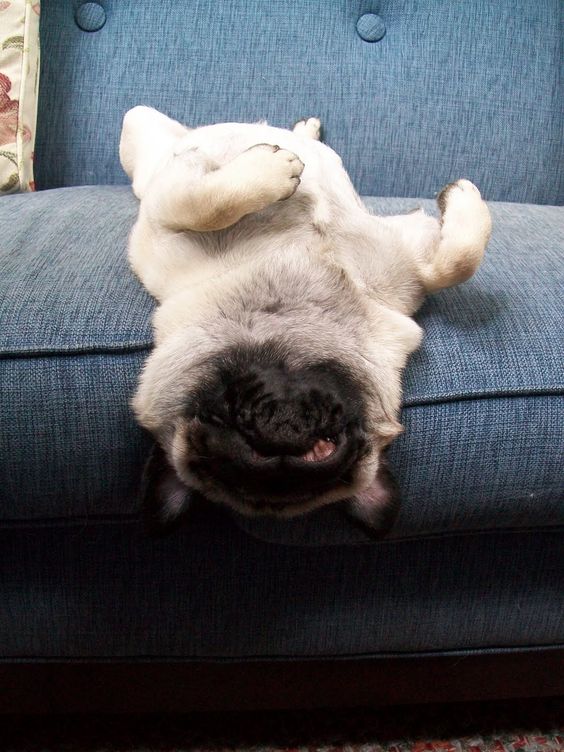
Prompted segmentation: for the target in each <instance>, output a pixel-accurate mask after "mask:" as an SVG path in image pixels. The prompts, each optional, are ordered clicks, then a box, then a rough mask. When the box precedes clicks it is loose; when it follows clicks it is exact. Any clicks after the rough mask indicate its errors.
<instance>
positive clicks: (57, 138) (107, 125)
mask: <svg viewBox="0 0 564 752" xmlns="http://www.w3.org/2000/svg"><path fill="white" fill-rule="evenodd" d="M562 8H563V6H562V4H561V3H560V2H559V0H496V2H494V3H484V2H482V1H481V0H465V2H457V3H453V2H451V1H450V0H379V2H376V0H331V2H326V0H272V1H271V2H268V3H266V2H264V1H263V0H222V2H216V1H215V0H214V2H212V1H211V0H159V2H155V1H154V0H137V1H136V2H118V0H99V2H96V3H93V2H87V3H84V2H77V1H76V0H74V2H73V0H45V1H44V5H43V17H42V29H41V34H42V50H43V55H42V57H43V67H42V80H41V87H40V116H39V129H38V145H37V181H38V184H39V187H40V188H50V187H57V186H63V185H77V184H96V183H123V182H126V177H125V175H124V174H123V172H122V170H121V168H120V165H119V161H118V140H119V131H120V127H121V120H122V117H123V114H124V112H125V111H126V110H127V109H129V108H130V107H132V106H134V105H136V104H146V105H151V106H153V107H156V108H158V109H160V110H162V111H163V112H165V113H166V114H168V115H170V116H172V117H175V118H177V119H179V120H181V121H183V122H184V123H186V124H190V125H199V124H205V123H210V122H218V121H233V120H235V121H237V120H243V121H254V120H258V119H262V118H265V119H267V120H268V121H269V122H270V123H272V124H273V125H280V126H289V125H290V124H292V123H293V122H295V121H296V120H298V119H300V118H301V117H303V116H305V115H313V114H315V115H319V116H320V117H321V119H322V121H323V125H324V129H325V140H326V141H327V143H329V144H330V145H331V146H333V148H335V149H336V150H337V151H338V152H339V153H340V154H341V156H342V157H343V160H344V162H345V165H346V166H347V168H348V169H349V171H350V173H351V177H352V179H353V181H354V183H355V185H356V186H357V188H358V190H359V191H360V192H361V193H363V194H370V195H382V196H389V195H397V196H432V195H433V194H435V193H436V192H437V191H438V190H439V189H440V188H441V187H442V186H443V185H444V184H446V183H448V182H449V181H451V180H453V179H455V178H458V177H461V176H464V177H467V178H470V179H471V180H473V181H474V182H476V183H477V184H478V185H479V186H480V189H481V190H482V192H483V193H484V195H485V196H486V197H487V198H488V199H492V200H493V199H499V200H509V201H522V202H531V203H559V202H561V201H562V200H563V198H564V187H563V183H562V169H561V166H562V159H563V154H562V149H563V147H562V139H561V129H562V101H563V97H562V90H561V84H560V77H559V70H560V66H561V54H562V46H561V26H560V24H561V19H562Z"/></svg>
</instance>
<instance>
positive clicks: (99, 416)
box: [0, 186, 564, 544]
mask: <svg viewBox="0 0 564 752" xmlns="http://www.w3.org/2000/svg"><path fill="white" fill-rule="evenodd" d="M366 201H367V203H368V204H369V206H370V207H371V208H372V209H374V210H375V211H378V212H381V213H397V212H402V211H406V210H408V209H411V208H413V207H414V206H416V205H422V206H424V207H425V208H431V209H432V207H433V203H432V202H430V201H417V200H414V199H388V198H386V199H366ZM491 209H492V214H493V219H494V233H493V236H492V240H491V243H490V247H489V251H488V255H487V259H486V261H485V263H484V264H483V266H482V268H481V269H480V271H479V272H478V274H477V275H476V276H475V277H474V278H473V279H472V280H470V281H469V282H467V283H466V284H464V285H462V286H460V287H458V288H454V289H452V290H446V291H443V292H441V293H439V294H438V295H436V296H434V297H433V298H430V299H429V300H428V301H427V302H426V303H425V305H424V307H423V308H422V309H421V311H420V312H419V313H418V315H417V319H418V321H419V323H420V324H421V325H422V326H423V328H424V330H425V332H426V336H425V340H424V343H423V346H422V348H421V350H420V351H419V352H418V353H417V354H416V355H415V356H414V357H413V358H412V359H411V362H410V364H409V367H408V369H407V372H406V377H405V400H404V409H403V414H402V420H403V422H404V424H405V426H406V432H405V434H404V435H403V436H402V437H401V438H400V439H399V440H398V441H397V442H396V443H395V444H394V445H393V447H392V450H391V457H390V459H391V463H392V466H393V468H394V470H395V473H396V475H397V477H398V479H399V482H400V487H401V490H402V499H403V505H402V511H401V514H400V517H399V519H398V522H397V525H396V528H395V529H394V531H393V533H392V537H394V536H395V537H398V538H405V537H411V536H419V535H434V534H448V533H452V532H463V531H476V530H484V529H492V528H526V527H548V526H554V525H558V524H562V522H563V521H564V509H563V506H564V505H562V478H561V451H562V445H563V440H562V420H561V415H562V413H561V412H559V408H560V410H561V407H562V396H561V395H562V391H563V389H562V387H563V380H562V369H561V353H562V350H563V343H562V310H561V290H562V248H563V240H564V237H563V236H564V232H563V229H562V227H563V221H564V210H563V209H561V208H555V207H548V206H529V205H517V204H501V203H495V204H492V205H491ZM136 211H137V203H136V200H135V199H134V197H133V196H132V194H131V192H130V190H129V189H128V188H126V187H123V186H114V187H110V186H104V187H97V186H89V187H81V188H65V189H57V190H52V191H45V192H40V193H37V194H32V195H18V196H6V197H3V198H1V199H0V238H1V241H0V244H1V248H0V265H1V269H2V274H1V275H0V320H1V321H2V327H1V330H0V356H1V360H0V386H1V392H2V403H1V409H0V458H1V459H0V519H3V520H4V521H5V522H6V523H8V522H11V523H17V522H25V521H30V520H33V521H34V522H36V523H38V522H40V521H47V522H48V521H53V520H62V519H63V520H66V521H68V522H74V521H77V522H79V523H82V522H83V521H84V520H85V519H93V518H96V519H100V518H102V519H109V520H111V519H113V518H114V517H116V516H119V517H123V516H125V515H135V514H136V513H137V510H138V492H137V489H138V482H139V477H140V474H141V470H142V466H143V462H144V458H145V456H146V454H147V452H148V449H149V446H150V443H151V440H150V437H149V436H147V435H146V434H145V433H144V432H143V431H141V430H140V429H139V428H138V427H137V426H136V424H135V422H134V420H133V417H132V414H131V412H130V409H129V406H128V402H129V399H130V397H131V395H132V393H133V390H134V389H135V383H136V379H137V376H138V373H139V370H140V368H141V366H142V363H143V360H144V359H145V357H146V356H147V354H148V352H149V350H150V347H151V328H150V316H151V312H152V310H153V307H154V304H153V301H152V299H151V298H150V296H149V295H148V294H146V293H145V291H144V290H143V288H142V287H141V285H140V284H139V283H138V282H137V280H136V279H135V278H134V276H133V275H132V274H131V272H130V271H129V269H128V266H127V262H126V251H125V249H126V244H127V235H128V232H129V230H130V228H131V226H132V224H133V221H134V218H135V215H136ZM238 522H239V523H240V524H241V525H243V526H244V527H245V528H246V529H247V530H249V531H250V532H253V533H254V534H256V535H259V536H262V537H266V538H268V539H269V540H275V541H280V542H287V543H296V544H303V543H307V544H327V543H343V542H348V543H355V542H362V541H363V540H364V536H363V534H362V532H359V531H357V530H356V529H355V528H354V527H353V526H352V525H351V524H350V523H349V522H348V521H347V520H346V519H345V518H343V517H342V516H341V514H340V513H339V511H338V510H337V509H327V510H323V511H321V512H319V513H317V514H314V515H311V516H309V517H308V518H304V519H301V520H295V521H290V522H278V521H272V520H268V519H259V520H251V521H248V520H244V519H241V518H238Z"/></svg>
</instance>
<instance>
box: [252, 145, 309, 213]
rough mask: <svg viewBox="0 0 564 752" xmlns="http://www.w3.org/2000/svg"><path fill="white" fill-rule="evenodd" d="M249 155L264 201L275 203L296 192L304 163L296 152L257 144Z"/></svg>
mask: <svg viewBox="0 0 564 752" xmlns="http://www.w3.org/2000/svg"><path fill="white" fill-rule="evenodd" d="M247 154H248V155H249V161H250V163H251V164H250V165H249V167H250V168H251V170H253V172H254V178H255V180H256V182H257V185H258V187H259V191H260V194H261V198H262V199H263V200H265V201H268V202H269V203H274V202H275V201H280V200H282V199H286V198H290V196H292V195H293V194H294V193H295V192H296V190H297V188H298V186H299V184H300V175H301V174H302V172H303V171H304V163H303V162H302V161H301V159H300V158H299V157H298V156H297V155H296V154H294V152H292V151H287V150H286V149H281V148H280V147H279V146H276V145H275V144H256V145H255V146H251V148H250V149H248V150H247Z"/></svg>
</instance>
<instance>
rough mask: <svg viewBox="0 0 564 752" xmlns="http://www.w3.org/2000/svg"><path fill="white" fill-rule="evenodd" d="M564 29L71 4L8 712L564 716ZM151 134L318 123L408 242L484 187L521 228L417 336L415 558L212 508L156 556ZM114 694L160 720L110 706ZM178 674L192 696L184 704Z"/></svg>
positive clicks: (15, 417)
mask: <svg viewBox="0 0 564 752" xmlns="http://www.w3.org/2000/svg"><path fill="white" fill-rule="evenodd" d="M562 14H563V10H562V4H561V3H560V2H559V0H496V2H486V0H467V1H466V2H449V1H447V0H379V1H378V2H376V0H330V1H329V2H327V1H326V0H285V1H282V0H272V1H271V2H268V3H267V2H261V1H260V0H222V1H221V2H214V3H212V2H209V0H193V1H192V2H188V1H187V0H184V1H182V2H181V1H178V0H161V1H160V2H154V0H151V2H149V0H139V1H138V2H118V0H100V2H96V3H93V2H87V3H82V2H77V0H74V1H71V0H43V3H42V18H41V41H42V71H41V84H40V103H39V119H38V129H37V144H36V182H37V186H38V188H39V190H38V192H36V193H34V194H26V195H15V196H6V197H3V198H1V199H0V269H1V273H0V321H1V329H0V390H1V395H2V396H1V402H0V540H1V543H0V604H1V605H0V682H2V681H3V682H4V687H3V688H4V698H6V697H7V698H8V701H7V706H9V707H11V708H12V709H13V708H16V709H20V708H21V707H28V706H27V705H26V703H25V702H24V701H23V699H22V698H29V697H30V696H34V697H35V698H36V700H37V703H39V704H41V702H44V703H46V704H47V706H48V707H51V708H56V709H61V708H63V709H64V708H67V709H68V708H71V709H72V708H78V707H79V706H80V707H91V706H92V705H91V704H90V705H89V702H92V698H93V694H92V693H94V694H95V693H96V691H97V692H98V694H97V695H96V696H97V697H98V705H97V707H104V708H112V707H120V708H122V709H123V708H124V707H125V708H127V707H136V708H138V709H139V708H154V709H157V708H159V707H161V706H162V707H170V706H171V703H172V705H174V701H173V700H172V699H171V697H170V695H174V697H175V698H178V697H184V698H185V699H184V700H183V702H184V704H183V705H182V707H200V706H202V707H203V706H206V707H219V706H230V707H235V706H238V705H241V703H242V702H243V701H242V700H241V698H242V697H243V696H244V695H245V692H247V693H248V692H249V691H250V690H249V686H250V684H253V686H255V691H254V695H252V697H253V698H254V699H252V700H249V701H248V703H247V705H250V704H254V705H269V704H270V705H272V704H277V703H278V704H279V705H284V704H286V705H291V704H292V703H294V704H300V703H301V704H305V705H308V704H316V703H317V704H323V703H328V702H336V703H338V702H339V701H342V702H343V703H347V702H353V701H354V702H370V701H373V700H374V699H376V700H378V701H387V700H390V699H391V700H394V701H406V700H410V699H411V700H412V699H417V698H420V699H433V698H435V699H436V698H439V699H441V698H442V699H456V698H462V697H464V696H474V697H483V696H492V694H495V693H497V694H506V695H509V694H531V693H537V694H549V693H554V692H556V691H557V690H562V691H564V676H563V674H564V672H562V656H563V652H562V643H564V607H563V605H564V604H563V598H562V595H563V589H564V588H563V579H564V578H563V574H564V546H563V538H562V526H563V524H564V484H563V481H564V473H563V467H562V464H563V463H562V457H563V450H564V439H563V425H564V421H563V417H562V403H563V398H562V392H563V375H562V374H563V372H562V352H563V341H562V332H563V329H564V319H563V314H562V311H563V308H562V298H563V295H562V291H563V246H564V210H563V209H562V208H561V207H558V205H559V204H562V203H563V199H564V185H563V179H562V176H563V174H564V164H563V162H564V152H563V144H562V122H563V117H564V113H563V101H564V96H563V91H562V78H561V72H562V39H561V28H562V27H561V24H562ZM136 104H147V105H151V106H154V107H156V108H158V109H159V110H161V111H163V112H165V113H167V114H168V115H170V116H172V117H175V118H177V119H179V120H181V121H183V122H185V123H188V124H204V123H208V122H214V121H216V122H217V121H226V120H244V121H253V120H258V119H261V118H266V119H267V120H268V121H269V122H271V123H272V124H274V125H281V126H289V125H291V124H292V123H293V122H295V121H296V120H298V119H299V118H300V117H302V116H305V115H318V116H319V117H320V118H321V119H322V122H323V126H324V138H325V141H326V142H327V143H329V144H330V145H331V146H332V147H334V148H335V149H336V150H337V151H338V152H339V153H340V154H341V155H342V157H343V160H344V163H345V165H346V167H347V168H348V170H349V172H350V175H351V177H352V180H353V182H354V183H355V185H356V187H357V188H358V190H359V192H360V193H361V194H362V195H363V196H365V197H366V202H367V203H368V204H369V206H370V207H372V208H373V209H374V210H375V211H377V212H381V213H398V212H403V211H407V210H409V209H411V208H413V207H415V206H425V207H429V208H431V210H432V209H433V206H434V202H433V200H432V198H433V196H434V195H435V194H436V193H437V191H438V190H439V189H440V188H441V187H442V186H444V185H445V184H446V183H448V182H450V181H451V180H453V179H456V178H459V177H467V178H469V179H471V180H472V181H474V182H475V183H476V184H477V185H478V186H479V188H480V190H481V191H482V194H483V195H484V196H485V198H486V199H487V200H488V201H489V202H490V208H491V212H492V216H493V223H494V230H493V235H492V239H491V242H490V245H489V249H488V251H487V257H486V260H485V262H484V264H483V266H482V268H481V269H480V270H479V272H478V273H477V274H476V276H475V277H474V278H473V279H472V280H470V281H469V282H467V283H466V284H464V285H462V286H460V287H457V288H455V289H451V290H446V291H443V292H441V293H440V294H437V295H436V296H434V297H433V298H430V299H428V301H427V302H426V303H425V305H424V307H423V308H422V309H421V311H420V312H419V314H418V315H417V320H418V322H419V323H420V324H421V326H422V327H423V329H424V330H425V334H426V336H425V340H424V343H423V346H422V348H421V350H420V351H419V352H418V353H416V355H415V356H414V357H412V359H411V361H410V363H409V366H408V369H407V372H406V376H405V398H404V406H403V412H402V421H403V423H404V425H405V428H406V430H405V433H404V435H403V436H402V437H401V438H400V439H399V440H397V441H396V442H395V443H394V445H393V446H392V449H391V451H390V463H391V465H392V467H393V469H394V472H395V475H396V477H397V479H398V481H399V485H400V489H401V497H402V507H401V512H400V515H399V518H398V520H397V523H396V525H395V527H394V528H393V530H392V532H391V533H390V534H389V535H388V537H387V538H386V539H385V540H383V541H381V542H373V541H370V540H369V539H367V538H366V537H365V536H364V533H363V532H362V530H360V529H357V528H356V527H354V526H353V525H352V522H350V521H348V520H347V518H345V517H344V516H341V515H340V513H339V512H338V510H336V509H327V510H323V511H321V512H318V513H315V514H312V515H310V516H309V517H306V518H303V519H300V520H293V521H288V522H283V521H274V520H268V519H260V520H248V519H245V518H241V517H238V516H236V515H235V514H232V513H230V512H228V511H227V510H223V509H220V508H215V507H214V508H212V507H211V505H210V507H209V508H208V507H204V508H203V509H202V510H200V511H199V513H198V514H197V515H196V516H195V517H194V518H193V519H191V520H190V521H189V524H186V525H185V526H184V527H183V528H182V529H180V530H179V531H177V532H176V533H175V534H174V535H172V536H170V537H168V538H166V539H162V540H154V539H151V538H150V537H148V536H147V535H146V534H145V531H144V529H143V526H142V525H141V524H140V522H139V481H140V477H141V473H142V469H143V465H144V462H145V460H146V458H147V456H148V454H149V452H150V449H151V443H152V442H151V437H150V436H148V435H147V434H145V433H144V432H143V431H141V429H140V428H139V427H138V426H137V425H136V423H135V422H134V419H133V416H132V413H131V410H130V408H129V400H130V398H131V396H132V393H133V390H134V388H135V384H136V380H137V377H138V374H139V371H140V368H141V366H142V364H143V361H144V360H145V358H146V357H147V355H148V353H149V352H150V349H151V344H152V343H151V326H150V318H151V313H152V310H153V307H154V302H153V300H152V299H151V298H150V296H149V295H148V294H147V293H146V292H145V291H144V289H143V288H142V287H141V286H140V284H139V282H138V281H137V280H136V279H135V278H134V277H133V275H132V274H131V273H130V271H129V269H128V267H127V263H126V253H125V249H126V242H127V236H128V232H129V230H130V228H131V226H132V223H133V221H134V218H135V216H136V212H137V204H136V200H135V198H134V197H133V195H132V192H131V190H130V188H129V187H128V185H127V179H126V176H125V175H124V173H123V172H122V170H121V168H120V165H119V160H118V153H117V147H118V140H119V132H120V127H121V120H122V117H123V115H124V113H125V111H126V110H127V109H129V108H130V107H132V106H134V105H136ZM486 658H487V659H488V660H487V661H486ZM489 658H491V659H492V660H491V661H490V660H489ZM345 659H346V660H345ZM494 659H495V660H494ZM513 659H515V660H513ZM496 661H498V662H497V663H496ZM504 661H505V662H504ZM508 661H509V662H508ZM308 662H309V663H308ZM229 665H231V666H235V667H236V670H232V671H231V673H230V674H229V680H228V681H227V679H226V677H227V673H225V672H228V671H229V669H228V667H229ZM308 665H309V666H310V667H311V670H310V669H308ZM85 666H87V667H88V670H87V669H86V668H85ZM97 666H106V669H105V670H106V671H110V673H111V671H113V672H114V673H113V674H111V676H113V679H112V681H114V682H117V684H115V686H119V687H121V688H124V687H127V688H128V691H129V692H130V694H131V692H132V691H133V689H132V684H134V685H136V684H139V685H143V686H144V687H145V689H144V692H145V694H144V695H143V696H144V697H145V700H144V701H143V700H141V701H139V703H138V704H134V705H131V704H130V703H129V699H128V698H127V697H126V698H125V699H124V697H123V696H122V695H121V694H120V691H121V690H115V691H114V692H113V694H111V693H110V695H111V697H110V695H108V694H107V693H108V691H109V690H108V689H107V687H108V686H109V683H110V679H111V676H110V674H106V675H105V677H106V679H105V680H104V681H106V680H107V681H108V685H106V687H105V688H100V686H98V685H97V684H96V682H95V681H93V680H92V677H93V676H94V675H95V676H98V677H99V676H101V674H97V673H96V671H97V669H96V667H97ZM108 666H113V667H114V668H110V669H108V668H107V667H108ZM116 666H119V667H120V668H119V670H118V669H116V668H115V667H116ZM136 666H137V667H140V666H141V668H137V669H136V668H135V667H136ZM166 666H169V667H170V670H171V671H181V673H180V674H174V686H175V691H174V692H172V691H170V692H169V693H168V694H167V697H168V701H164V700H163V701H162V702H160V701H159V699H158V698H159V697H161V696H162V693H163V692H165V694H166V691H165V688H166V687H169V685H170V681H171V679H170V677H171V676H173V674H170V673H167V671H166V670H164V668H163V667H165V668H166ZM222 666H223V667H224V669H222V668H221V667H222ZM343 666H345V667H347V666H348V672H349V673H348V676H349V679H348V680H347V681H345V679H344V678H343V677H344V675H345V674H344V673H343V672H345V673H346V670H345V668H343ZM351 666H352V667H353V668H354V670H353V672H352V674H351ZM496 666H498V667H500V668H498V669H496ZM519 666H520V667H523V666H527V669H526V670H524V669H522V668H521V669H519V668H518V667H519ZM123 667H129V669H131V671H133V672H134V673H133V674H131V673H130V674H122V673H119V672H120V671H122V669H123ZM155 667H157V668H155ZM328 667H329V668H328ZM339 667H340V668H339ZM410 667H412V668H410ZM469 667H473V668H469ZM476 667H479V670H478V669H477V668H476ZM298 668H299V670H300V671H301V673H299V674H296V675H295V674H294V673H292V672H295V671H297V670H298ZM447 668H448V670H447ZM129 669H128V670H129ZM161 669H162V671H161ZM100 670H102V669H100ZM124 670H125V669H124ZM222 670H224V673H221V671H222ZM41 671H43V672H44V673H41ZM45 671H47V673H45ZM73 671H74V673H73ZM85 671H87V673H86V676H87V680H84V676H85ZM135 671H137V673H135ZM218 671H219V673H218ZM316 671H319V672H321V673H318V674H315V672H316ZM410 671H413V674H411V676H417V677H418V678H417V679H413V680H411V679H409V676H410V673H409V672H410ZM436 671H442V672H444V673H443V678H442V679H440V678H437V677H436V676H434V674H433V672H436ZM469 671H470V672H471V671H474V674H475V675H474V679H473V680H474V683H475V689H474V690H473V691H472V692H470V693H468V692H466V693H465V690H464V687H465V686H466V683H467V682H469V681H470V679H469V675H470V674H469ZM476 671H477V674H476ZM496 671H500V672H501V674H503V676H504V677H505V679H506V680H507V681H505V679H504V681H503V682H497V683H496V679H495V678H494V677H496V676H499V675H501V674H496ZM88 672H90V673H88ZM92 672H94V673H92ZM115 672H117V673H115ZM214 672H215V673H214ZM249 672H251V673H249ZM359 672H360V673H359ZM362 672H364V673H362ZM504 672H505V673H504ZM314 675H315V676H317V679H312V677H313V676H314ZM124 676H129V677H130V678H129V679H127V678H124ZM132 676H134V677H135V679H134V680H131V677H132ZM296 676H298V678H297V679H296ZM361 676H362V681H361V679H360V677H361ZM400 676H402V677H407V678H405V681H403V680H402V681H403V684H401V686H402V687H403V689H401V688H400V689H397V691H396V690H393V686H395V685H394V677H400ZM38 677H41V678H38ZM57 677H64V678H63V679H57ZM81 677H82V678H81ZM120 677H121V678H120ZM167 677H168V678H167ZM249 677H251V678H249ZM284 677H286V678H285V679H284ZM289 677H293V679H292V681H294V686H293V688H289V686H288V682H289V681H290V679H289ZM300 677H301V678H300ZM355 677H356V678H355ZM57 681H59V684H53V682H55V683H56V682H57ZM61 682H62V683H61ZM81 682H82V684H81ZM120 682H121V684H120ZM206 682H207V683H206ZM222 682H223V683H225V682H227V684H226V685H225V686H228V688H229V689H228V690H226V689H225V687H224V688H223V690H222V689H220V688H218V685H221V684H222ZM277 682H278V685H277V686H275V685H276V683H277ZM284 682H286V684H284ZM296 682H297V684H299V685H300V687H302V689H301V690H300V691H297V690H296ZM308 682H309V683H308ZM347 682H348V683H347ZM257 683H258V684H257ZM400 683H401V682H400ZM54 686H57V687H58V689H57V691H56V692H55V691H54V690H53V687H54ZM96 686H98V690H96ZM191 686H192V689H190V687H191ZM256 686H260V690H256ZM328 686H332V687H333V694H332V695H331V696H330V693H329V694H328V692H329V690H327V687H328ZM61 687H63V689H64V691H63V690H62V689H61ZM79 687H81V690H80V691H82V692H83V695H82V696H81V700H80V699H79V698H78V695H79V694H80V693H79V689H78V688H79ZM198 687H199V688H200V689H201V688H202V687H208V690H206V691H208V695H207V700H205V701H202V693H203V694H204V695H205V691H204V690H202V691H199V690H198ZM210 687H215V690H213V691H212V689H210ZM304 687H306V688H307V689H304ZM339 687H340V688H341V689H339ZM346 687H348V689H346ZM386 687H387V688H388V689H386ZM480 687H481V689H480ZM492 688H493V689H492ZM152 689H154V692H152ZM214 691H215V694H214ZM61 692H62V694H60V695H59V694H57V693H61ZM222 692H223V694H222ZM183 693H184V694H183ZM0 694H2V693H0ZM125 694H126V695H127V692H126V693H125ZM55 696H57V697H58V698H59V699H55ZM248 696H251V695H248ZM283 697H286V700H283V699H281V698H283ZM42 698H43V699H42ZM61 698H63V699H61ZM104 698H106V700H107V702H106V703H105V704H104ZM108 698H110V699H108ZM210 698H211V699H210ZM214 698H215V699H214ZM339 698H340V699H339ZM81 701H82V705H81ZM206 702H207V705H206ZM10 703H11V704H10ZM18 703H20V704H18ZM21 703H23V705H22V704H21ZM0 704H1V703H0ZM243 704H244V702H243ZM175 707H176V706H175Z"/></svg>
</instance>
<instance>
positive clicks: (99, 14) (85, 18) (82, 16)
mask: <svg viewBox="0 0 564 752" xmlns="http://www.w3.org/2000/svg"><path fill="white" fill-rule="evenodd" d="M74 20H75V21H76V25H77V26H78V27H79V28H80V29H82V31H99V30H100V29H101V28H102V26H103V25H104V24H105V23H106V11H105V10H104V8H103V7H102V6H101V5H100V3H83V4H82V5H79V6H78V8H77V9H76V11H75V13H74Z"/></svg>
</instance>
